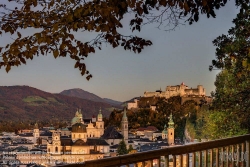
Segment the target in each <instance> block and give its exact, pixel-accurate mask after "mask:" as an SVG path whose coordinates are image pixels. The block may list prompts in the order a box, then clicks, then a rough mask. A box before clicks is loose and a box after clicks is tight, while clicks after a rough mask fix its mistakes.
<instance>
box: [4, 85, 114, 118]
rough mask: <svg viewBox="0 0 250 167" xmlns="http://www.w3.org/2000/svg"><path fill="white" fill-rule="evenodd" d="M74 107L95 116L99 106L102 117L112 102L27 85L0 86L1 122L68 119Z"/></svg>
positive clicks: (71, 115) (107, 112)
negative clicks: (97, 100) (54, 92)
mask: <svg viewBox="0 0 250 167" xmlns="http://www.w3.org/2000/svg"><path fill="white" fill-rule="evenodd" d="M77 108H81V109H82V114H83V117H84V118H91V117H92V116H93V115H95V116H96V115H97V114H98V112H99V109H100V108H101V109H102V111H103V112H102V113H103V115H104V117H109V114H110V110H112V106H111V105H110V104H108V103H105V102H95V101H91V100H86V99H81V98H77V97H69V96H66V95H62V94H51V93H48V92H44V91H41V90H39V89H36V88H32V87H29V86H1V87H0V115H1V117H0V121H1V122H3V121H18V122H20V121H21V122H24V121H27V120H33V121H39V120H40V121H43V120H50V119H57V120H70V119H72V118H73V117H74V114H75V112H76V109H77Z"/></svg>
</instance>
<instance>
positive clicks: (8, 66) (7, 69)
mask: <svg viewBox="0 0 250 167" xmlns="http://www.w3.org/2000/svg"><path fill="white" fill-rule="evenodd" d="M10 68H11V67H10V65H9V64H8V65H7V67H6V69H5V70H6V72H7V73H8V72H9V71H10Z"/></svg>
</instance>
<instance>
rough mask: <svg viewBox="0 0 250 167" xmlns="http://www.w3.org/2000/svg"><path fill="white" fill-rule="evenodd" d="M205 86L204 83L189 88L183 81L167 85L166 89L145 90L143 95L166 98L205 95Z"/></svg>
mask: <svg viewBox="0 0 250 167" xmlns="http://www.w3.org/2000/svg"><path fill="white" fill-rule="evenodd" d="M205 95H206V92H205V88H203V86H202V85H197V88H189V87H188V86H187V85H185V84H184V82H182V83H181V84H180V85H176V86H167V87H166V89H165V91H161V89H160V90H156V91H155V92H148V91H146V92H144V95H143V97H153V96H155V97H164V98H166V99H168V98H170V97H172V96H181V97H185V96H205Z"/></svg>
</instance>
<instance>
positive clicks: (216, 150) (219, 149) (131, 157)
mask: <svg viewBox="0 0 250 167" xmlns="http://www.w3.org/2000/svg"><path fill="white" fill-rule="evenodd" d="M249 142H250V134H247V135H243V136H237V137H232V138H226V139H220V140H213V141H208V142H201V143H197V144H190V145H184V146H172V147H169V148H165V149H160V150H154V151H149V152H141V153H136V154H128V155H123V156H118V157H113V158H106V159H100V160H92V161H86V162H84V163H82V164H68V165H63V166H64V167H120V166H123V167H132V166H133V167H191V166H192V167H214V166H216V167H224V166H226V167H235V166H237V167H239V166H240V167H250V163H249V160H250V154H249V150H250V144H249Z"/></svg>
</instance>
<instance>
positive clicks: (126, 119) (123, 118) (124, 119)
mask: <svg viewBox="0 0 250 167" xmlns="http://www.w3.org/2000/svg"><path fill="white" fill-rule="evenodd" d="M122 121H128V117H127V110H126V108H125V109H124V112H123V116H122Z"/></svg>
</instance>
